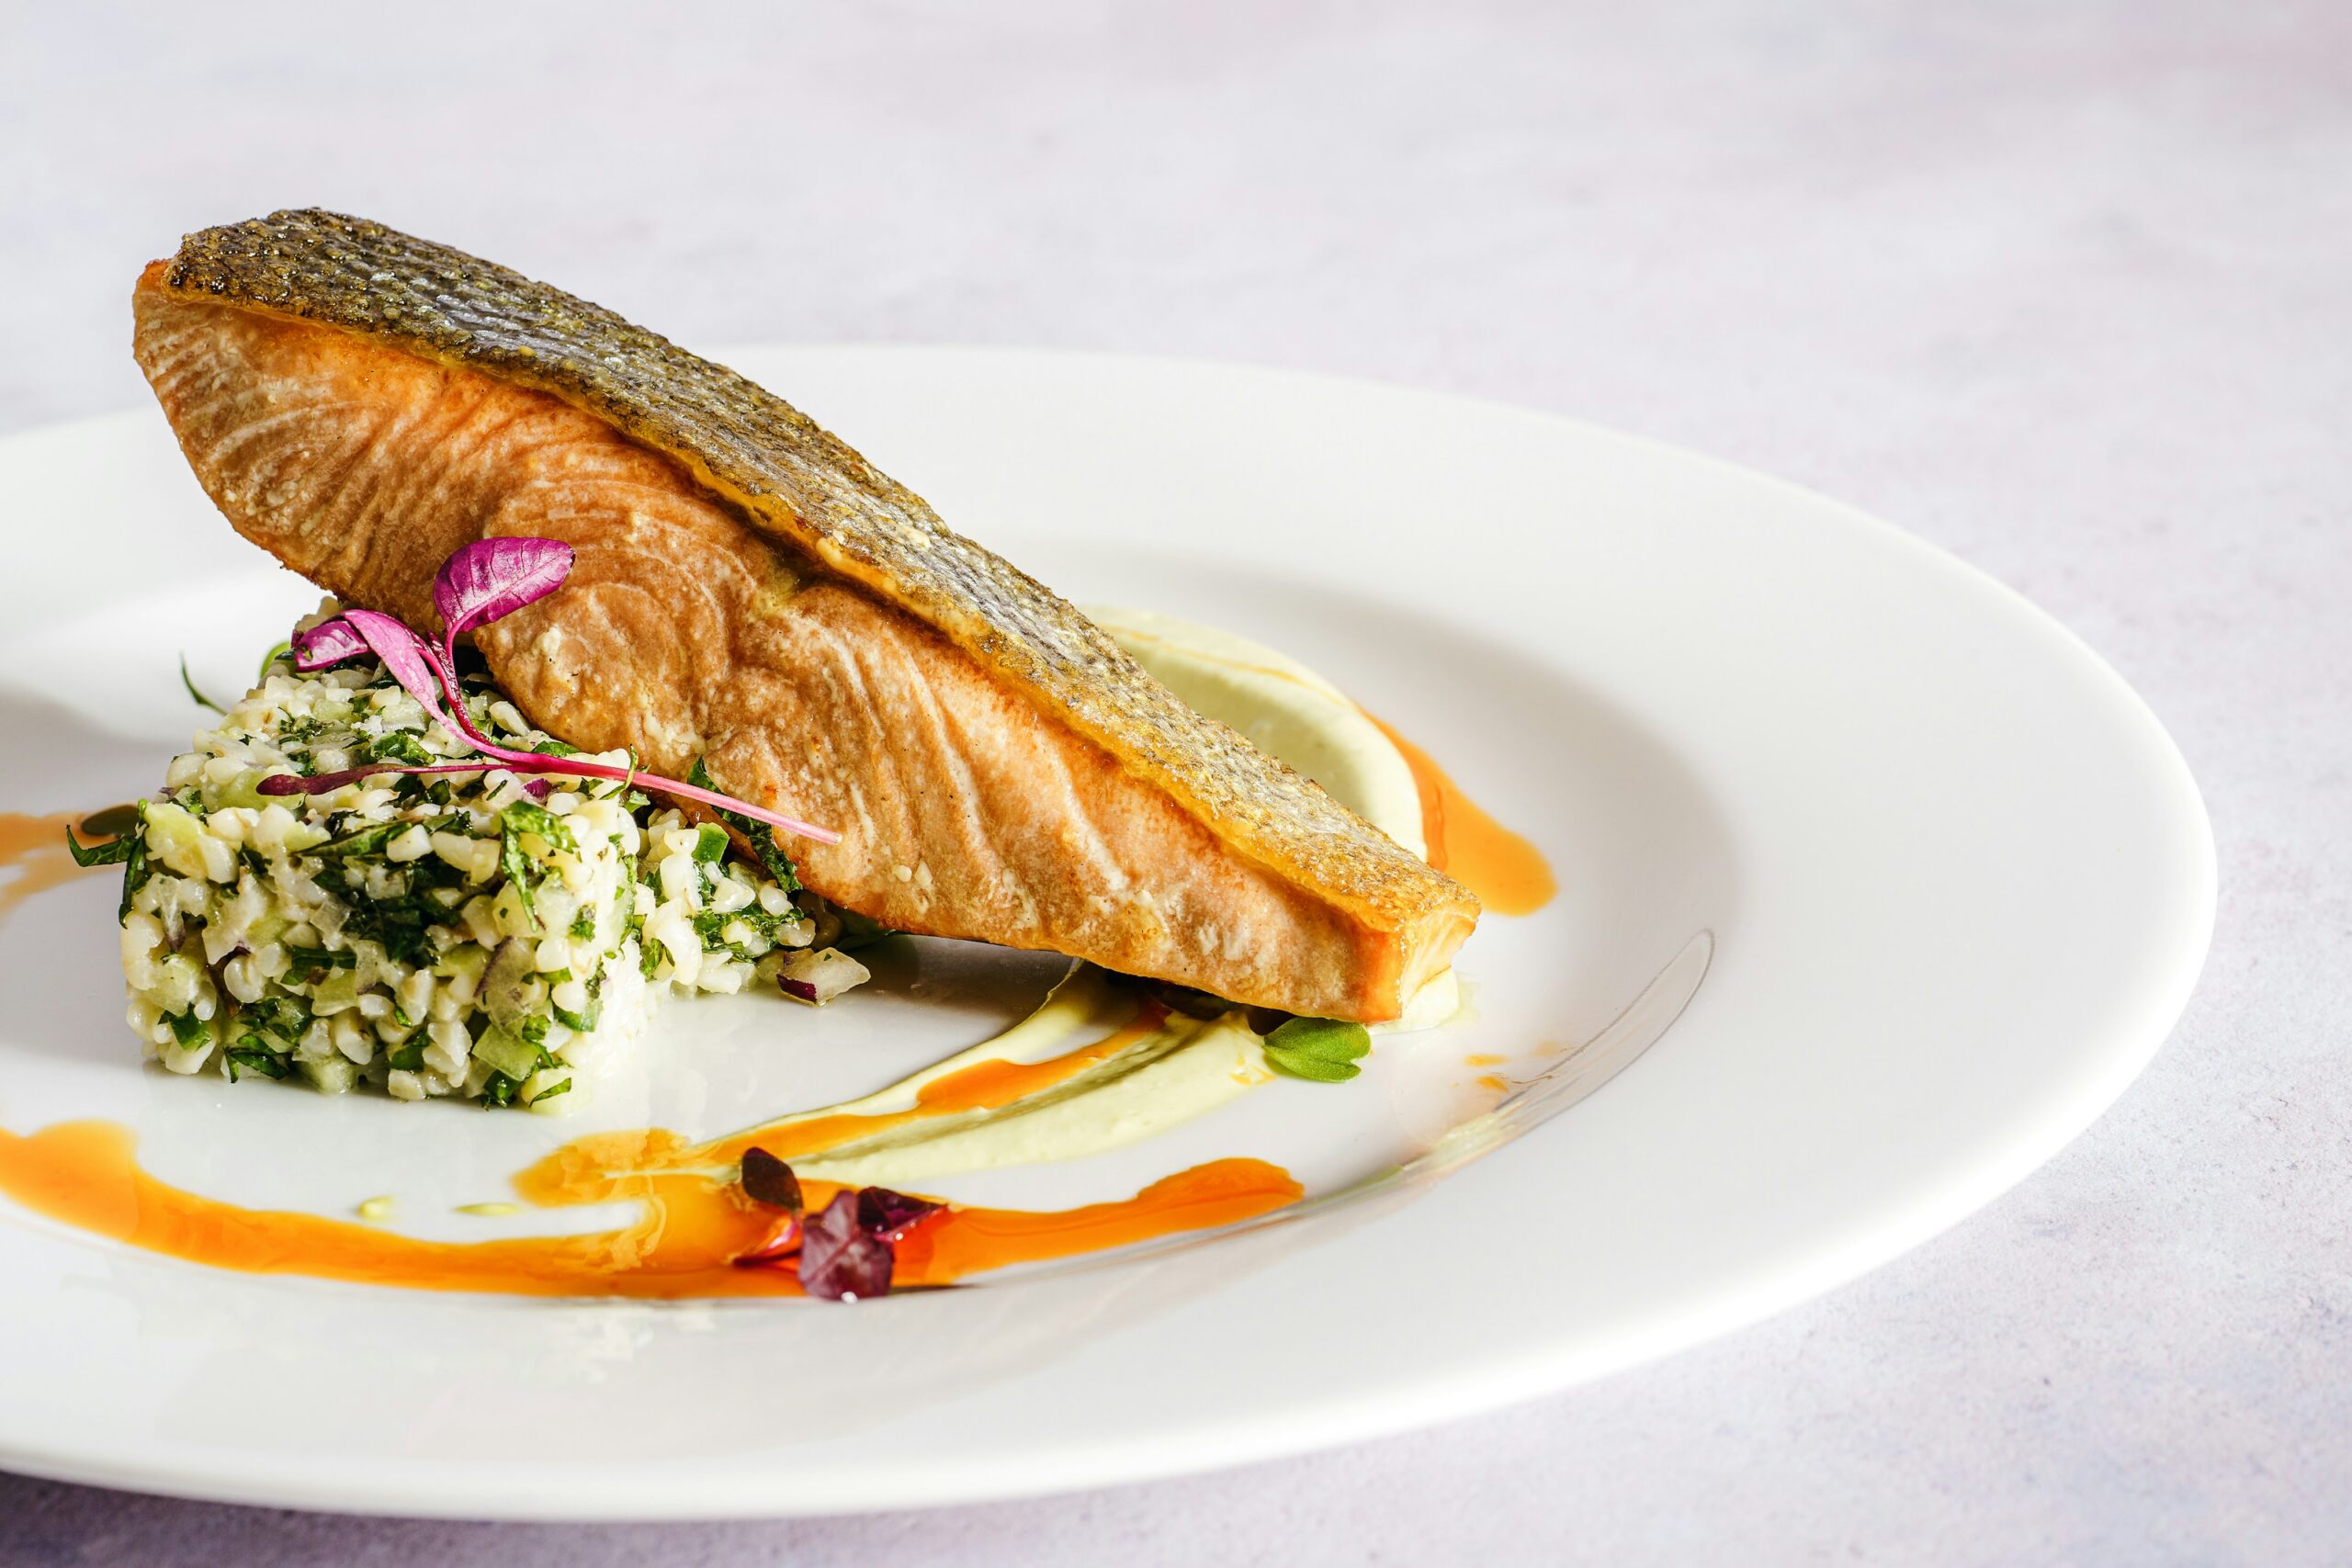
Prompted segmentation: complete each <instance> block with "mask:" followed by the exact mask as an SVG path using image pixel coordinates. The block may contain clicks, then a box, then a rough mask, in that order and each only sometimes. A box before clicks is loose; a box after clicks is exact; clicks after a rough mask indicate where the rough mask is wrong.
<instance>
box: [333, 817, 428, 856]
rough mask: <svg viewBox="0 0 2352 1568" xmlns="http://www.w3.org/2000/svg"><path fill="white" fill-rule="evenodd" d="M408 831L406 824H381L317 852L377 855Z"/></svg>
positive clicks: (339, 840) (334, 842)
mask: <svg viewBox="0 0 2352 1568" xmlns="http://www.w3.org/2000/svg"><path fill="white" fill-rule="evenodd" d="M338 815H340V814H338ZM408 829H409V824H407V823H405V822H380V823H378V824H377V825H376V826H375V827H373V828H362V829H360V830H359V831H358V832H356V833H353V834H351V835H349V836H348V837H345V838H341V839H334V840H329V841H327V842H326V843H323V844H321V845H320V846H319V847H318V850H317V853H319V854H322V855H372V854H377V853H379V852H381V851H382V850H383V847H384V846H385V845H386V844H389V843H390V842H391V841H392V840H394V839H397V838H399V837H400V836H401V834H402V833H405V832H407V831H408Z"/></svg>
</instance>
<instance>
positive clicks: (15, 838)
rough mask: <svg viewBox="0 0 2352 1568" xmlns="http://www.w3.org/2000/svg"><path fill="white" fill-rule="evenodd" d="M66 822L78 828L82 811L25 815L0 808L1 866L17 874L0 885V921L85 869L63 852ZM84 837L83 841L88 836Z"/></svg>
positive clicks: (92, 867) (71, 879)
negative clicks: (37, 815) (27, 901)
mask: <svg viewBox="0 0 2352 1568" xmlns="http://www.w3.org/2000/svg"><path fill="white" fill-rule="evenodd" d="M68 824H71V825H72V826H74V827H75V828H79V827H81V825H82V814H81V813H80V812H78V811H60V812H56V813H54V814H52V815H51V816H48V817H28V816H27V815H25V814H24V813H23V812H21V811H0V867H6V868H8V869H10V870H13V871H14V872H15V873H16V875H14V876H12V877H10V878H9V879H8V883H7V886H5V887H0V920H5V919H7V918H8V917H9V916H10V915H12V914H14V913H16V911H17V906H18V905H19V904H22V903H23V902H24V901H25V900H26V899H28V898H29V897H32V896H33V895H34V894H36V893H45V892H47V891H48V890H49V889H51V888H52V887H56V886H61V885H62V884H64V883H68V882H71V881H73V880H74V878H75V877H77V876H79V875H81V874H83V872H84V870H85V867H82V866H78V865H75V864H74V857H73V856H72V855H71V854H69V853H67V852H66V849H65V829H66V827H67V825H68ZM103 836H104V835H101V837H103ZM83 837H84V838H85V840H86V839H87V838H88V837H89V835H88V834H86V833H85V834H84V835H83ZM86 869H88V870H91V871H96V870H98V869H100V868H98V867H96V866H91V867H88V868H86Z"/></svg>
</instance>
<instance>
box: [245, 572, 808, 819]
mask: <svg viewBox="0 0 2352 1568" xmlns="http://www.w3.org/2000/svg"><path fill="white" fill-rule="evenodd" d="M490 542H498V541H485V543H490ZM503 543H507V544H515V543H522V544H528V545H536V546H540V547H554V548H555V549H560V550H561V552H562V558H561V565H562V572H569V571H570V570H571V546H569V545H564V544H561V543H560V541H557V540H553V539H535V540H521V541H515V540H507V541H503ZM467 548H468V549H472V548H475V547H474V546H468V547H467ZM464 554H465V551H464V550H460V551H459V552H458V556H462V555H464ZM458 556H453V557H451V558H450V560H451V562H455V561H456V560H457V559H458ZM540 558H541V559H542V561H543V562H544V561H552V560H554V559H555V557H554V555H553V553H552V551H551V550H548V551H543V552H542V555H541V557H540ZM483 559H485V560H487V559H488V558H487V557H485V558H483ZM487 570H488V569H487V568H486V567H485V568H484V569H483V572H487ZM548 570H551V569H548V568H545V567H542V568H541V569H538V570H537V572H536V574H535V573H534V572H532V571H524V572H521V573H520V575H519V576H518V577H517V580H516V582H515V583H514V584H510V585H509V587H508V588H507V589H504V590H493V591H491V592H489V596H488V597H486V598H484V599H483V600H482V601H481V604H461V603H460V600H461V599H463V598H465V597H466V595H467V592H468V591H467V590H466V588H465V587H464V583H465V582H468V581H473V580H474V579H475V578H477V577H479V576H481V575H482V574H483V573H482V572H475V571H472V570H468V571H465V572H459V573H457V574H455V575H454V576H452V574H451V573H450V572H449V570H448V567H447V566H446V565H445V566H444V568H443V576H444V577H450V578H451V581H452V582H453V584H455V585H454V586H452V587H451V589H450V590H449V592H450V594H451V597H450V599H449V600H448V603H449V604H451V605H452V606H454V607H456V608H458V611H459V613H460V615H467V614H478V612H479V611H480V610H481V606H482V605H483V604H494V603H495V602H496V599H497V597H498V594H499V593H500V592H511V593H521V594H523V595H525V596H524V597H521V598H517V599H515V601H514V603H513V604H509V605H508V606H507V609H513V608H515V607H516V606H518V605H521V604H529V603H531V602H532V600H534V599H538V598H542V597H544V596H545V595H546V594H547V593H548V592H552V591H553V589H554V587H555V585H556V584H557V583H560V582H561V581H563V575H562V572H559V573H556V574H555V576H554V579H553V581H550V582H548V584H547V586H545V587H539V588H536V591H534V588H535V585H536V584H537V582H538V581H541V580H542V579H543V578H544V577H545V576H546V574H547V571H548ZM434 596H435V599H436V600H439V599H440V598H441V597H442V584H441V580H440V579H435V583H434ZM505 613H506V610H496V611H495V613H493V614H480V615H479V618H478V619H476V620H475V621H473V622H472V623H471V624H472V625H476V626H480V625H485V624H487V623H488V622H490V621H492V620H494V619H496V618H497V616H498V615H504V614H505ZM343 619H344V620H345V622H347V623H348V624H349V625H350V626H351V627H352V629H353V630H355V631H356V632H357V633H358V634H359V636H360V637H361V638H362V639H363V640H364V641H365V642H366V643H367V645H368V650H369V651H370V652H372V653H374V654H375V655H376V657H377V658H378V659H379V660H383V664H384V668H385V669H386V670H388V671H390V672H391V676H392V679H393V680H395V681H398V682H400V683H401V690H402V691H404V692H406V693H407V694H409V695H410V696H412V697H414V698H415V699H416V700H417V702H418V703H419V704H420V705H423V707H424V711H425V713H426V714H427V715H428V716H431V717H433V718H435V719H437V720H439V721H440V723H441V725H442V726H443V728H447V730H448V731H449V732H450V733H451V734H453V735H462V736H463V737H465V739H467V740H468V741H469V742H471V743H472V745H473V747H474V749H475V750H478V751H480V752H481V754H482V755H483V756H485V757H490V758H493V759H495V760H496V761H498V762H499V763H500V764H502V765H503V766H504V767H505V768H506V769H507V771H508V772H510V773H534V774H541V773H552V774H555V775H557V776H559V777H563V778H578V779H605V780H607V781H610V782H612V783H615V784H629V785H634V786H636V787H637V788H639V789H647V790H651V791H653V792H654V793H656V794H658V795H672V796H674V797H676V798H678V799H681V800H692V801H695V802H698V803H699V804H701V805H704V806H713V807H719V808H721V809H723V810H727V811H734V812H739V813H741V815H743V816H745V817H749V818H752V820H753V821H756V822H764V823H766V824H767V825H768V826H769V827H771V828H776V829H782V830H783V831H785V832H787V833H792V834H796V835H797V836H798V837H800V838H804V839H814V840H816V841H817V842H819V843H820V844H838V843H840V842H841V841H842V836H841V835H840V834H839V833H836V832H834V831H833V830H832V829H830V828H820V827H818V826H817V825H816V824H815V823H813V822H803V821H801V820H800V819H799V818H796V817H786V816H785V815H784V814H783V813H782V812H780V811H771V810H769V809H767V808H766V807H762V806H754V805H752V803H751V802H750V801H748V800H738V799H737V798H736V797H735V796H733V795H721V794H719V793H718V791H717V790H712V789H705V788H703V787H702V786H701V785H700V784H681V783H679V782H678V781H677V780H676V779H665V778H662V777H661V776H660V775H659V774H656V773H639V772H638V771H637V770H636V769H635V768H619V767H615V766H614V765H613V764H612V763H610V762H598V761H592V760H590V759H588V758H585V757H551V756H548V754H546V753H545V752H542V751H524V750H517V749H516V748H515V747H512V746H502V745H500V744H499V743H498V742H497V741H495V740H492V739H491V738H490V737H489V736H487V735H484V734H483V733H482V732H481V730H479V729H477V728H474V721H473V717H472V716H471V715H469V713H467V711H466V701H465V694H464V693H462V692H461V691H459V690H458V678H457V664H456V661H455V657H454V655H445V654H444V653H442V652H441V651H439V650H437V649H435V648H434V646H433V645H432V644H431V643H429V642H427V641H425V640H424V638H423V637H419V636H417V635H416V633H415V632H413V631H412V630H410V629H409V627H408V626H407V625H406V624H405V623H404V622H402V621H401V620H399V619H397V618H396V617H394V616H391V615H383V614H380V613H379V612H377V611H374V610H345V612H344V613H343ZM445 698H446V701H445ZM412 771H418V772H433V773H463V772H467V771H469V770H467V769H464V768H448V767H444V768H434V769H421V770H412V769H408V768H403V767H396V766H389V765H388V766H385V767H381V768H372V767H371V768H365V769H351V770H346V772H345V773H327V774H322V775H320V776H319V777H318V778H312V779H308V780H294V777H293V775H292V774H290V773H279V774H277V775H274V776H273V777H271V778H268V779H265V780H264V781H263V782H262V787H263V789H264V790H265V791H266V792H267V793H270V794H276V795H304V794H310V795H316V794H320V793H322V792H323V791H325V790H329V789H338V788H340V787H342V785H343V784H348V783H350V782H351V781H352V779H354V778H364V777H366V776H367V775H368V774H369V773H407V772H412ZM289 780H291V781H293V782H291V783H289V782H288V781H289ZM326 780H333V781H335V782H334V783H327V782H323V781H326ZM272 784H276V785H277V786H278V787H277V788H276V789H274V790H272V789H270V788H269V786H270V785H272ZM535 793H537V794H540V795H544V794H545V793H546V786H545V785H541V786H540V787H539V788H538V790H537V791H536V792H535Z"/></svg>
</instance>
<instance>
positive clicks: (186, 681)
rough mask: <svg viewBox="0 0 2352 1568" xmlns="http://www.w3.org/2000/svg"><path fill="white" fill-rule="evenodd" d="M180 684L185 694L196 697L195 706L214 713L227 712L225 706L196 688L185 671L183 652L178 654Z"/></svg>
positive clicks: (185, 658)
mask: <svg viewBox="0 0 2352 1568" xmlns="http://www.w3.org/2000/svg"><path fill="white" fill-rule="evenodd" d="M180 684H181V685H183V686H186V687H187V694H188V695H189V696H191V697H194V698H195V699H196V705H197V706H198V707H207V708H210V709H211V710H212V711H213V712H214V713H217V714H221V715H224V716H225V715H226V714H227V713H228V711H229V710H228V709H227V708H224V707H222V706H221V705H220V704H219V703H216V702H214V701H213V700H212V699H211V698H210V697H208V696H206V695H205V694H203V693H202V692H199V691H198V690H197V689H196V681H195V679H194V678H193V677H191V676H190V675H189V674H188V672H187V654H185V653H183V654H181V655H180Z"/></svg>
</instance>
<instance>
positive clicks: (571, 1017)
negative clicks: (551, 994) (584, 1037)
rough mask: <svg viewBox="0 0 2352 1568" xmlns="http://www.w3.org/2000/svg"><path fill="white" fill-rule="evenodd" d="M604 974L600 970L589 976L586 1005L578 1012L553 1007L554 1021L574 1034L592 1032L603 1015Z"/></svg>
mask: <svg viewBox="0 0 2352 1568" xmlns="http://www.w3.org/2000/svg"><path fill="white" fill-rule="evenodd" d="M604 990H605V976H604V972H603V971H602V970H599V971H598V972H597V973H595V974H594V975H592V976H589V979H588V1005H587V1006H586V1007H583V1008H582V1009H581V1010H579V1011H578V1012H571V1011H567V1010H565V1009H562V1008H557V1009H555V1021H557V1022H558V1023H560V1024H562V1025H563V1026H564V1027H565V1028H566V1029H569V1030H570V1031H571V1032H573V1033H574V1034H593V1033H594V1032H595V1030H596V1023H597V1021H598V1020H599V1019H602V1018H603V1017H604V1016H605V997H604Z"/></svg>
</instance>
